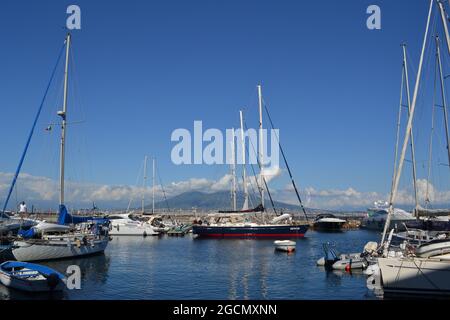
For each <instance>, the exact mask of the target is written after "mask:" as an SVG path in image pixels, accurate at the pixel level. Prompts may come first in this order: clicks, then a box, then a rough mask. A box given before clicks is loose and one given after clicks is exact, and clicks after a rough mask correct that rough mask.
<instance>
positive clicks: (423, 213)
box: [415, 207, 450, 217]
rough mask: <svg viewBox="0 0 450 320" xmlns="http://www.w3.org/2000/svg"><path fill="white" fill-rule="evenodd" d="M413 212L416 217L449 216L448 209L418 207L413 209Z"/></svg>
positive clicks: (449, 210) (449, 211)
mask: <svg viewBox="0 0 450 320" xmlns="http://www.w3.org/2000/svg"><path fill="white" fill-rule="evenodd" d="M415 213H416V216H417V217H442V216H450V209H424V208H422V207H419V208H416V209H415Z"/></svg>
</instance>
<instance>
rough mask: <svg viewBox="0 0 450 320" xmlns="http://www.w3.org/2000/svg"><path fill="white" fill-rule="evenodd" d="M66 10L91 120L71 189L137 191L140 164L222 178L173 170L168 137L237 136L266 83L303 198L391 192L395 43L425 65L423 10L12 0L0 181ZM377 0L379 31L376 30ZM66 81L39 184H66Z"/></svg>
mask: <svg viewBox="0 0 450 320" xmlns="http://www.w3.org/2000/svg"><path fill="white" fill-rule="evenodd" d="M69 4H77V5H79V6H80V7H81V12H82V29H81V30H80V31H74V32H73V50H74V51H73V52H74V61H75V63H74V70H75V73H74V74H73V79H74V81H75V82H72V86H73V88H72V89H75V90H74V91H73V94H72V96H71V99H70V101H69V102H70V103H71V104H69V108H70V110H71V114H70V117H72V118H71V119H72V121H83V122H82V123H79V124H73V125H72V126H70V127H69V130H68V139H69V150H68V158H67V160H68V170H67V176H68V178H69V179H72V180H74V181H85V182H89V183H95V184H105V185H132V184H135V183H136V176H137V174H138V171H139V168H140V166H141V164H142V159H143V157H144V154H148V155H155V156H156V157H157V160H158V167H159V171H160V173H161V175H162V177H163V179H164V180H165V182H167V183H169V182H174V181H185V180H188V179H190V178H204V179H211V180H217V179H220V178H221V177H222V176H223V175H224V174H226V173H227V172H228V170H229V169H228V167H226V166H212V167H211V166H175V165H173V164H172V163H171V160H170V151H171V149H172V147H173V145H174V143H172V142H171V141H170V135H171V132H172V131H173V130H174V129H176V128H187V129H191V128H192V127H193V121H194V120H202V121H203V125H204V127H206V128H219V129H225V128H230V127H237V126H238V125H239V122H238V121H239V117H238V116H239V115H238V110H239V109H240V108H242V107H245V108H246V109H245V110H246V117H247V122H248V124H249V125H250V126H252V127H256V126H257V109H256V108H257V104H256V102H257V97H256V85H257V84H258V83H262V85H263V95H264V99H265V101H266V102H267V103H268V105H269V107H270V110H271V113H272V117H273V120H274V121H275V123H276V125H277V127H279V128H280V132H281V140H282V144H283V145H284V148H285V150H286V153H287V155H288V159H289V161H290V165H291V167H292V171H293V172H294V175H295V177H296V179H297V181H298V184H299V185H300V186H301V187H302V188H306V187H310V188H314V189H315V190H347V189H348V188H353V189H355V190H357V191H358V192H363V193H369V192H376V193H379V194H387V193H388V192H389V190H390V179H391V174H392V166H393V164H392V163H393V147H394V142H395V122H396V114H397V108H398V99H399V87H400V79H401V48H400V43H402V42H406V43H407V44H408V52H409V53H410V55H411V56H410V58H411V65H412V66H413V67H414V68H415V69H417V62H418V56H419V51H420V46H421V41H422V37H423V32H424V27H425V22H426V14H427V9H428V1H425V0H420V1H419V0H416V1H406V0H396V1H365V0H349V1H331V0H329V1H261V0H258V1H254V0H246V1H235V0H232V1H203V0H199V1H173V0H172V1H76V2H68V1H39V2H37V1H9V0H6V1H2V2H1V4H0V39H1V43H2V44H1V50H0V70H1V72H0V88H1V90H0V105H1V108H0V110H1V125H0V137H2V138H1V139H0V146H1V148H2V150H3V152H2V156H1V160H0V171H1V172H4V173H11V172H14V170H15V168H16V166H17V163H18V159H19V157H20V153H21V151H22V149H23V146H24V143H25V139H26V136H27V134H28V131H29V128H30V126H31V123H32V120H33V117H34V114H35V111H36V109H37V107H38V105H39V102H40V99H41V97H42V95H43V92H44V89H45V86H46V84H47V81H48V79H49V76H50V72H51V68H52V66H53V64H54V62H55V60H56V56H57V53H58V50H59V49H60V48H61V46H62V43H63V40H64V36H65V30H64V29H63V27H64V25H65V19H66V17H67V15H66V13H65V11H66V8H67V6H68V5H69ZM371 4H377V5H379V6H380V8H381V12H382V29H381V30H372V31H371V30H368V29H367V28H366V19H367V17H368V15H367V14H366V8H367V7H368V6H369V5H371ZM411 73H412V70H411ZM411 79H413V77H412V76H411ZM57 80H58V81H57V82H56V85H54V86H53V87H52V93H51V95H50V97H49V99H48V101H47V102H48V103H47V104H46V107H45V109H44V111H43V116H42V118H41V121H40V123H39V126H38V129H37V131H36V135H35V137H34V138H33V143H32V147H31V148H30V151H29V154H28V156H27V159H26V161H25V164H24V167H23V172H26V173H28V174H30V175H33V176H44V177H49V178H56V177H57V174H58V169H57V164H58V162H57V155H58V149H57V142H58V134H59V132H58V130H53V131H52V132H51V133H49V132H46V131H44V130H43V128H45V127H46V126H47V125H48V123H53V122H55V121H56V120H57V119H56V116H55V112H56V110H57V108H56V107H57V106H58V105H60V104H61V102H60V101H61V100H58V99H57V97H59V95H58V94H59V93H60V83H61V72H59V76H58V79H57ZM266 124H267V122H266ZM55 129H57V128H55ZM419 141H421V142H422V143H425V138H423V139H422V140H420V139H419ZM283 176H284V177H280V178H279V179H276V180H274V181H273V182H272V187H273V188H275V189H277V188H279V189H281V188H283V187H284V186H285V185H286V184H287V182H288V180H287V179H286V178H287V177H286V175H285V174H284V175H283Z"/></svg>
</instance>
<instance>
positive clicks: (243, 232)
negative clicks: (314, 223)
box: [192, 85, 309, 238]
mask: <svg viewBox="0 0 450 320" xmlns="http://www.w3.org/2000/svg"><path fill="white" fill-rule="evenodd" d="M257 89H258V106H259V141H260V142H259V144H260V145H259V161H258V162H259V165H260V175H259V189H260V190H259V191H260V195H261V204H260V205H259V206H258V207H257V208H255V209H254V210H248V197H247V194H248V193H247V192H246V189H244V194H245V195H246V196H245V197H246V199H244V208H243V210H242V211H237V210H236V201H235V194H236V192H235V187H234V190H232V195H233V196H234V199H233V202H232V203H233V210H232V211H228V212H227V211H222V212H219V213H217V214H212V215H210V218H211V219H212V221H211V222H207V223H206V224H203V222H202V223H201V224H194V225H193V227H192V233H193V234H194V235H196V236H197V237H207V238H274V237H275V238H300V237H304V235H305V233H306V231H307V230H308V227H309V224H301V223H300V224H296V223H293V222H292V217H291V215H289V214H283V215H280V216H278V217H275V218H273V219H272V220H271V221H266V219H265V215H264V212H265V208H264V187H263V186H264V185H266V181H265V178H264V174H263V172H264V171H263V169H264V168H263V164H264V161H263V151H262V146H263V136H262V133H263V122H262V120H263V103H262V89H261V85H258V86H257ZM240 119H241V133H242V135H241V139H242V140H244V138H243V118H242V113H240ZM233 141H234V137H233ZM233 144H234V143H233ZM242 147H243V149H244V150H245V145H244V141H242ZM232 149H233V159H232V172H233V174H234V173H235V170H234V169H235V168H234V164H235V157H234V146H233V148H232ZM280 149H281V146H280ZM242 153H243V154H244V155H245V151H243V152H242ZM243 160H244V164H245V158H244V159H243ZM289 172H290V170H289ZM244 176H245V173H244ZM232 185H233V186H235V185H236V183H235V180H234V179H233V182H232ZM244 188H246V182H245V178H244ZM249 213H255V214H258V213H259V214H260V215H261V216H262V219H261V220H260V221H252V219H251V217H250V215H249ZM253 220H254V219H253Z"/></svg>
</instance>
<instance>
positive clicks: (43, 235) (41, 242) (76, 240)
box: [12, 33, 109, 261]
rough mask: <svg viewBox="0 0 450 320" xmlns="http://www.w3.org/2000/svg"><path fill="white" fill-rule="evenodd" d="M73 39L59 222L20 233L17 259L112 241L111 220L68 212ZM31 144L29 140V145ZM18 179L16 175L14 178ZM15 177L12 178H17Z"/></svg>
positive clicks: (86, 250) (56, 255)
mask: <svg viewBox="0 0 450 320" xmlns="http://www.w3.org/2000/svg"><path fill="white" fill-rule="evenodd" d="M70 41H71V35H70V33H68V34H67V37H66V39H65V58H66V61H65V69H64V98H63V110H62V111H58V115H59V116H60V117H61V119H62V122H61V144H60V195H59V198H60V201H59V215H58V223H48V222H45V221H42V222H40V223H38V224H37V225H36V226H34V227H32V228H31V229H29V230H28V231H23V232H20V233H19V239H18V240H16V241H14V243H13V246H12V254H13V255H14V257H15V258H16V260H18V261H38V260H53V259H61V258H71V257H79V256H85V255H90V254H94V253H99V252H103V251H104V250H105V248H106V246H107V245H108V242H109V234H108V232H109V221H108V220H105V219H95V218H92V217H75V216H72V215H71V214H69V213H68V212H67V208H66V206H65V204H64V174H65V170H64V168H65V147H66V125H67V95H68V73H69V53H70ZM58 60H59V59H58ZM38 116H39V113H38ZM36 121H37V117H36V119H35V123H34V124H36ZM30 138H31V135H30ZM28 144H29V140H28V142H27V146H28ZM25 152H26V149H25ZM23 157H24V155H23V156H22V159H21V163H20V165H19V169H18V171H19V170H20V166H21V164H22V162H23ZM17 174H18V172H17ZM16 178H17V176H16V177H15V179H16ZM15 179H14V180H13V181H15ZM66 223H71V225H66Z"/></svg>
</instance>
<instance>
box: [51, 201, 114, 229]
mask: <svg viewBox="0 0 450 320" xmlns="http://www.w3.org/2000/svg"><path fill="white" fill-rule="evenodd" d="M88 221H94V222H97V223H100V224H102V223H107V222H108V221H109V220H108V219H105V218H100V217H92V216H73V215H71V214H70V213H68V212H67V208H66V206H65V205H63V204H61V205H60V206H59V215H58V224H61V225H63V224H71V223H72V224H77V223H83V222H88Z"/></svg>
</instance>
